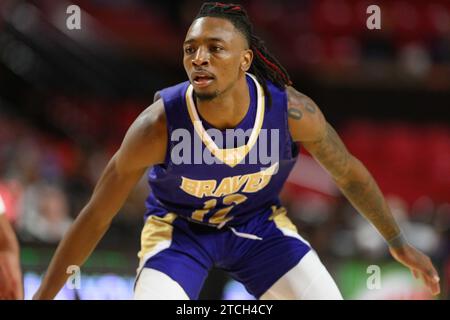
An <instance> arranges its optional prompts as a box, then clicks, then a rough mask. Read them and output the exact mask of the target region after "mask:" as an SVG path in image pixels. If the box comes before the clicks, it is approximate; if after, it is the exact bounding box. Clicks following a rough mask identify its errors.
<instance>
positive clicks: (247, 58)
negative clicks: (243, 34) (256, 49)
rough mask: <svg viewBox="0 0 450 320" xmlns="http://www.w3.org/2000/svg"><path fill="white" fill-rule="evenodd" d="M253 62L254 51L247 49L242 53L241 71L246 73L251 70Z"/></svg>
mask: <svg viewBox="0 0 450 320" xmlns="http://www.w3.org/2000/svg"><path fill="white" fill-rule="evenodd" d="M252 61H253V51H252V50H250V49H246V50H244V51H243V52H242V57H241V70H242V71H244V72H246V71H248V69H250V66H251V65H252Z"/></svg>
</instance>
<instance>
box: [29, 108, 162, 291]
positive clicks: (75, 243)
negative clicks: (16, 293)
mask: <svg viewBox="0 0 450 320" xmlns="http://www.w3.org/2000/svg"><path fill="white" fill-rule="evenodd" d="M166 148H167V130H166V118H165V113H164V106H163V102H162V100H158V101H156V102H155V103H154V104H153V105H151V106H150V107H149V108H147V109H146V110H145V111H144V112H143V113H142V114H141V115H140V116H139V117H138V118H137V119H136V120H135V122H134V123H133V124H132V125H131V127H130V128H129V130H128V132H127V134H126V135H125V138H124V140H123V142H122V145H121V147H120V148H119V150H118V151H117V152H116V154H115V155H114V156H113V157H112V158H111V160H110V161H109V163H108V165H107V166H106V168H105V170H104V171H103V173H102V175H101V177H100V179H99V181H98V182H97V185H96V187H95V189H94V191H93V194H92V197H91V199H90V200H89V202H88V203H87V204H86V206H85V207H84V208H83V209H82V211H81V213H80V214H79V216H78V217H77V218H76V220H75V222H74V223H73V225H72V226H71V228H70V229H69V231H68V232H67V234H66V235H65V236H64V238H63V239H62V240H61V242H60V244H59V246H58V248H57V250H56V253H55V255H54V257H53V259H52V261H51V262H50V266H49V268H48V270H47V273H46V274H45V277H44V279H43V281H42V284H41V286H40V287H39V289H38V291H37V292H36V294H35V296H34V298H35V299H52V298H54V297H55V295H56V294H57V293H58V292H59V290H60V289H61V287H62V286H63V285H64V283H65V281H66V279H67V277H68V274H67V273H66V270H67V267H68V266H70V265H76V266H81V265H82V264H83V263H84V262H85V261H86V260H87V258H88V257H89V255H90V254H91V253H92V251H93V250H94V248H95V247H96V245H97V243H98V242H99V241H100V239H101V238H102V236H103V235H104V234H105V232H106V231H107V230H108V228H109V226H110V224H111V221H112V219H113V218H114V216H115V215H116V214H117V212H118V211H119V210H120V208H121V207H122V205H123V204H124V202H125V200H126V199H127V197H128V195H129V193H130V192H131V190H132V189H133V187H134V186H135V185H136V183H137V182H138V181H139V180H140V178H141V177H142V175H143V174H144V172H145V170H146V169H147V168H148V167H149V166H152V165H154V164H157V163H162V162H164V157H165V153H166Z"/></svg>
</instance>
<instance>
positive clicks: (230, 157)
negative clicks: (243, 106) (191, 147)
mask: <svg viewBox="0 0 450 320" xmlns="http://www.w3.org/2000/svg"><path fill="white" fill-rule="evenodd" d="M247 74H248V75H249V76H250V78H252V79H253V81H254V82H255V86H256V92H257V94H256V101H257V109H256V119H255V124H254V126H253V130H252V133H251V135H250V138H249V140H248V143H247V144H246V145H243V146H240V147H237V148H230V149H220V148H219V147H218V146H217V145H216V144H215V142H214V141H213V140H212V139H211V137H210V136H209V135H208V133H207V132H206V130H205V128H204V127H203V124H202V121H201V120H200V117H199V115H198V113H197V109H196V108H195V104H194V100H193V98H192V93H193V90H194V88H193V86H192V84H190V85H189V86H188V88H187V90H186V105H187V109H188V112H189V117H190V118H191V121H192V123H193V125H194V128H195V131H196V132H197V134H198V135H199V136H200V138H201V140H202V141H203V143H204V144H205V146H206V147H207V148H208V149H209V151H210V152H211V154H212V155H214V156H215V157H216V158H217V159H219V160H220V161H222V162H223V163H224V164H226V165H228V166H230V167H234V166H236V165H237V164H238V163H239V162H241V161H242V160H243V159H244V158H245V156H246V155H247V154H248V153H249V151H250V150H251V148H252V147H253V146H254V145H255V143H256V140H257V139H258V136H259V133H260V131H261V128H262V125H263V122H264V109H265V98H264V90H263V89H262V87H261V85H260V84H259V82H258V81H257V80H256V78H255V76H254V75H252V74H250V73H247Z"/></svg>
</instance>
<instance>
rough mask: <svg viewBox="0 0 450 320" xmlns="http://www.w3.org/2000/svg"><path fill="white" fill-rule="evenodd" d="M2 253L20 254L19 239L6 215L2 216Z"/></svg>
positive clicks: (0, 230)
mask: <svg viewBox="0 0 450 320" xmlns="http://www.w3.org/2000/svg"><path fill="white" fill-rule="evenodd" d="M0 251H9V252H13V253H15V254H19V243H18V241H17V237H16V235H15V233H14V230H13V228H12V227H11V225H10V224H9V222H8V220H6V217H5V216H4V215H0Z"/></svg>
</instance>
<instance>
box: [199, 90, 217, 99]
mask: <svg viewBox="0 0 450 320" xmlns="http://www.w3.org/2000/svg"><path fill="white" fill-rule="evenodd" d="M194 94H195V97H196V98H197V99H198V100H201V101H211V100H213V99H215V98H217V96H218V95H219V94H220V93H219V91H217V90H216V91H213V92H204V93H198V92H196V91H195V90H194Z"/></svg>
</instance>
